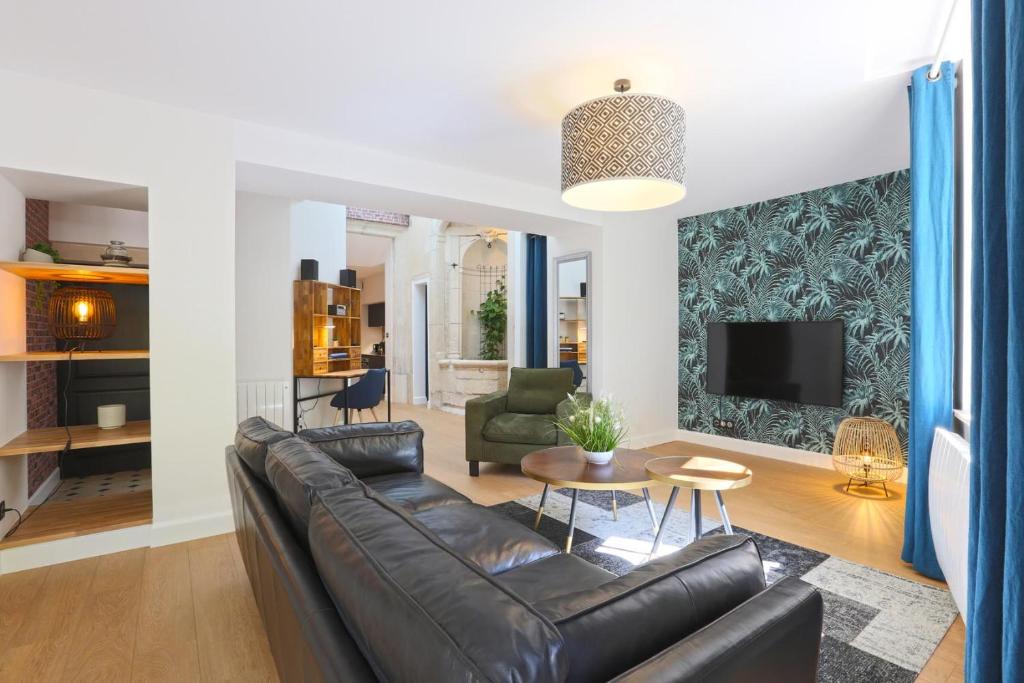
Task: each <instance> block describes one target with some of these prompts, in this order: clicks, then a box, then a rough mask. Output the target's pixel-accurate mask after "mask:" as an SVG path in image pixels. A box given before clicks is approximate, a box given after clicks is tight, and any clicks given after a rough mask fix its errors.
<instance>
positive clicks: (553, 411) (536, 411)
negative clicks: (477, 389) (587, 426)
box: [466, 368, 576, 477]
mask: <svg viewBox="0 0 1024 683" xmlns="http://www.w3.org/2000/svg"><path fill="white" fill-rule="evenodd" d="M575 392H576V387H575V385H574V384H573V382H572V369H571V368H512V376H511V377H510V378H509V382H508V390H506V391H496V392H494V393H493V394H488V395H486V396H480V397H479V398H473V399H470V400H468V401H466V460H467V461H468V462H469V474H470V476H473V477H477V476H480V463H481V462H501V463H506V464H510V465H517V464H519V461H520V460H522V459H523V456H524V455H526V454H527V453H532V452H533V451H538V450H541V449H543V448H550V447H551V446H566V445H568V444H569V443H570V442H569V439H568V438H566V436H565V434H563V433H562V432H561V431H559V430H558V429H556V428H555V425H554V420H555V417H556V416H557V415H562V414H564V413H565V411H566V410H568V401H569V398H568V397H569V395H570V394H574V393H575Z"/></svg>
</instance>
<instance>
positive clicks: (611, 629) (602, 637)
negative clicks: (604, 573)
mask: <svg viewBox="0 0 1024 683" xmlns="http://www.w3.org/2000/svg"><path fill="white" fill-rule="evenodd" d="M764 588H765V580H764V569H763V568H762V564H761V556H760V553H759V552H758V550H757V546H755V545H754V542H753V540H751V539H750V538H749V537H747V536H725V535H716V536H708V537H706V538H702V539H700V540H699V541H697V542H695V543H691V544H690V545H688V546H686V547H685V548H683V549H682V550H679V551H677V552H674V553H671V554H669V555H666V556H664V557H660V558H657V559H655V560H653V561H651V562H649V563H647V564H645V565H641V566H639V567H637V568H636V569H634V570H633V571H631V572H630V573H628V574H625V575H623V576H620V577H618V578H615V579H612V580H610V581H608V582H606V583H604V584H602V585H600V586H597V587H596V588H591V589H588V590H584V591H578V592H576V593H570V594H568V595H562V596H558V597H555V598H550V599H547V600H542V601H540V602H538V603H536V604H535V605H534V607H536V609H537V611H538V612H540V613H541V614H542V615H544V616H545V617H547V618H548V619H550V620H551V621H552V622H553V623H554V624H555V626H557V627H558V630H559V632H560V633H561V634H562V637H563V638H564V639H565V642H566V650H567V653H568V655H569V660H570V667H569V668H570V670H571V671H572V672H573V678H576V679H577V680H608V679H609V678H611V677H613V676H615V675H617V674H619V673H622V672H623V671H626V670H628V669H629V668H630V667H632V666H635V665H636V664H637V663H638V662H640V661H643V660H645V659H647V658H649V657H653V656H654V655H655V654H657V653H659V652H661V651H662V650H664V649H665V648H667V647H669V646H670V645H673V644H675V643H677V642H678V641H680V640H681V639H683V638H686V637H687V636H689V635H690V634H692V633H694V632H696V631H698V630H700V629H701V628H703V627H704V626H706V625H707V624H709V623H711V622H712V621H714V620H715V619H717V618H719V617H720V616H722V615H723V614H725V613H727V612H729V611H730V610H732V609H733V608H735V607H736V606H737V605H739V604H741V603H743V602H745V601H746V600H749V599H750V598H751V597H753V596H755V595H757V594H758V593H760V592H762V591H763V590H764ZM623 624H629V628H626V629H624V628H623ZM594 643H601V647H600V648H598V649H596V650H595V649H594V647H593V644H594Z"/></svg>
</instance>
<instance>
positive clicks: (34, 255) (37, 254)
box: [21, 249, 53, 263]
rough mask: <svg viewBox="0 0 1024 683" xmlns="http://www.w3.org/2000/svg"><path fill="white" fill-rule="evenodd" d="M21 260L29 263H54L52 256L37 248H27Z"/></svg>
mask: <svg viewBox="0 0 1024 683" xmlns="http://www.w3.org/2000/svg"><path fill="white" fill-rule="evenodd" d="M21 260H22V261H28V262H29V263H53V257H52V256H50V255H49V254H45V253H43V252H41V251H36V250H35V249H26V250H25V253H24V254H22V255H21Z"/></svg>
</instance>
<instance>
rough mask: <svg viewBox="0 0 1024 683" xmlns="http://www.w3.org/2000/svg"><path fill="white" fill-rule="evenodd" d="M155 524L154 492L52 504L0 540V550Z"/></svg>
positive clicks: (34, 513) (40, 509)
mask: <svg viewBox="0 0 1024 683" xmlns="http://www.w3.org/2000/svg"><path fill="white" fill-rule="evenodd" d="M152 523H153V494H152V492H151V491H139V492H138V493H123V494H119V495H113V496H97V497H94V498H84V499H81V500H74V501H60V502H54V501H50V502H47V503H45V504H44V505H40V506H39V507H38V508H35V509H33V510H32V513H31V514H30V515H28V516H27V517H26V518H25V521H24V522H22V524H21V526H19V527H18V528H17V529H16V530H15V532H14V533H13V534H11V535H10V536H7V537H6V538H0V550H4V549H6V548H16V547H18V546H24V545H32V544H34V543H46V542H47V541H59V540H61V539H64V538H75V537H78V536H85V535H87V534H97V533H100V532H102V531H114V530H116V529H127V528H129V527H133V526H141V525H143V524H152Z"/></svg>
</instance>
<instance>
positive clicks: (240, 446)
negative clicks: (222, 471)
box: [235, 417, 293, 484]
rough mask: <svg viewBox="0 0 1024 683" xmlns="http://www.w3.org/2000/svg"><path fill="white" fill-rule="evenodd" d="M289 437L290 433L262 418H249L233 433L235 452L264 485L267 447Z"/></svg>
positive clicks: (266, 480) (265, 480) (266, 482)
mask: <svg viewBox="0 0 1024 683" xmlns="http://www.w3.org/2000/svg"><path fill="white" fill-rule="evenodd" d="M290 436H293V434H292V433H291V432H289V431H288V430H285V429H281V428H280V427H278V426H277V425H276V424H274V423H273V422H270V421H268V420H264V419H263V418H262V417H250V418H247V419H245V420H243V421H242V422H240V423H239V425H238V431H236V432H235V450H236V451H237V452H238V457H240V458H241V459H242V462H244V463H245V464H246V466H248V468H249V471H251V472H252V473H253V474H254V475H256V477H257V478H258V479H259V480H260V481H262V482H263V483H264V484H269V483H270V480H269V479H267V467H266V459H267V447H268V446H270V444H272V443H276V442H278V441H282V440H283V439H287V438H288V437H290Z"/></svg>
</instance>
